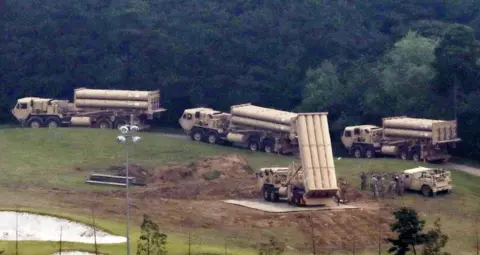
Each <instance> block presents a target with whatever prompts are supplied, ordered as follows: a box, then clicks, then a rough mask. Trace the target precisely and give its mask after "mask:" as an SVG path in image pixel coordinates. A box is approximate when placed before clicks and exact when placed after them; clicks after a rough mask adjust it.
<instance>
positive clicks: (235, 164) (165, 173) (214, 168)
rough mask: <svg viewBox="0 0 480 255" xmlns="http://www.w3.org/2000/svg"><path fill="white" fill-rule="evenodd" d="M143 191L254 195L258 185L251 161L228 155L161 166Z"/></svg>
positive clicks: (180, 194) (177, 194) (186, 195)
mask: <svg viewBox="0 0 480 255" xmlns="http://www.w3.org/2000/svg"><path fill="white" fill-rule="evenodd" d="M142 194H144V195H145V196H150V195H152V196H155V197H164V198H177V199H226V198H254V197H258V188H256V187H255V176H254V175H253V174H252V169H251V168H250V166H249V165H248V161H247V160H246V159H245V158H243V157H241V156H239V155H228V156H215V157H206V158H203V159H200V160H198V161H196V162H192V163H188V164H179V165H168V166H163V167H157V168H155V169H154V170H152V173H151V180H150V181H149V186H148V187H147V189H146V190H145V191H143V192H142Z"/></svg>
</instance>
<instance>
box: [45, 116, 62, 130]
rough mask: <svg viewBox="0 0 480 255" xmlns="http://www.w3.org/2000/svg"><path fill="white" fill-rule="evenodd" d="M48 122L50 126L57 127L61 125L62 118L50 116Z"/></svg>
mask: <svg viewBox="0 0 480 255" xmlns="http://www.w3.org/2000/svg"><path fill="white" fill-rule="evenodd" d="M46 123H47V127H48V128H57V127H59V126H60V120H59V119H58V118H48V119H47V122H46Z"/></svg>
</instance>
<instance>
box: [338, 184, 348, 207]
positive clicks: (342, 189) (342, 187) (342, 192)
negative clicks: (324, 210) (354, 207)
mask: <svg viewBox="0 0 480 255" xmlns="http://www.w3.org/2000/svg"><path fill="white" fill-rule="evenodd" d="M347 187H348V182H347V181H346V180H345V179H341V181H340V199H341V200H342V202H343V203H344V204H345V203H346V202H347Z"/></svg>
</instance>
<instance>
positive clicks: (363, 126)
mask: <svg viewBox="0 0 480 255" xmlns="http://www.w3.org/2000/svg"><path fill="white" fill-rule="evenodd" d="M354 128H360V129H380V127H378V126H375V125H359V126H348V127H345V129H346V130H350V129H354Z"/></svg>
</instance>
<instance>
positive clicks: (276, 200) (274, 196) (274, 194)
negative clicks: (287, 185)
mask: <svg viewBox="0 0 480 255" xmlns="http://www.w3.org/2000/svg"><path fill="white" fill-rule="evenodd" d="M279 200H280V195H279V194H278V193H276V192H275V193H273V202H278V201H279Z"/></svg>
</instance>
